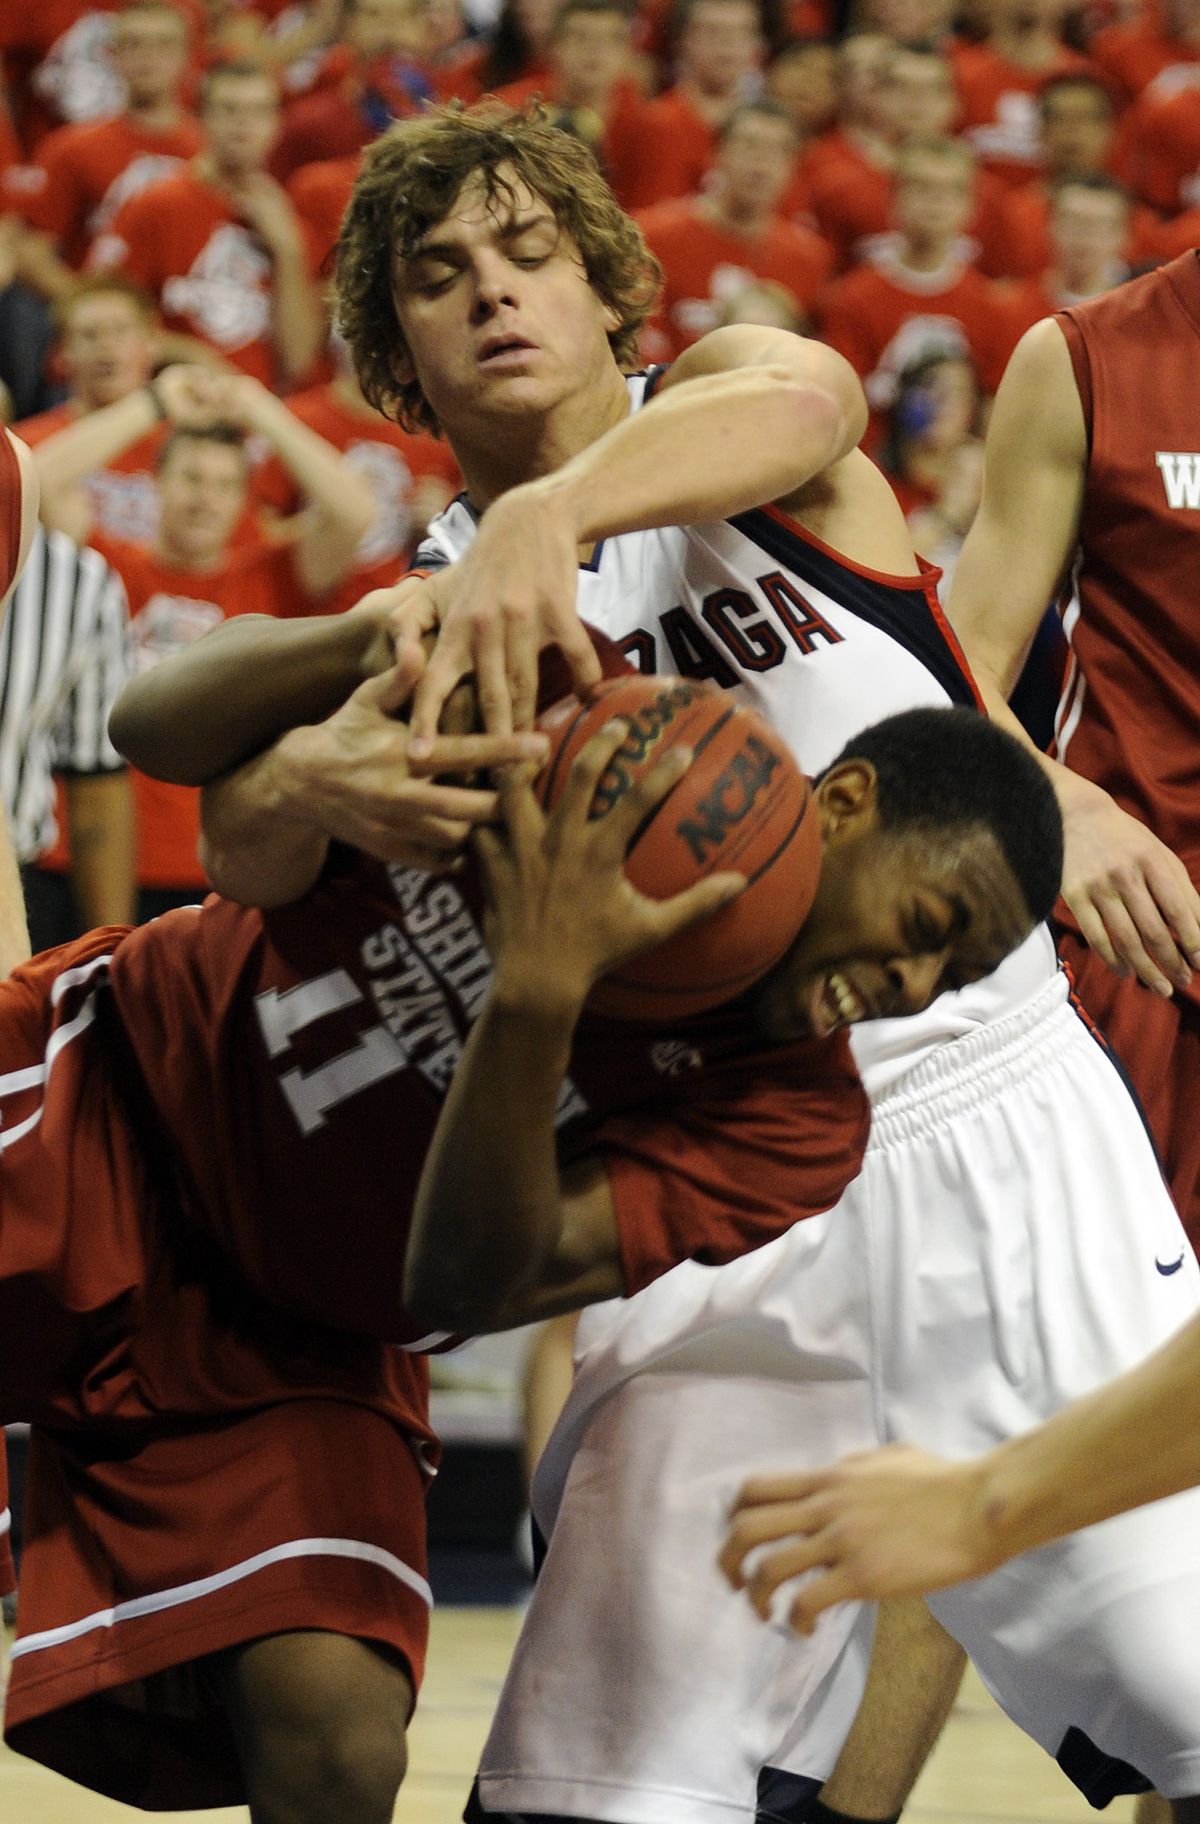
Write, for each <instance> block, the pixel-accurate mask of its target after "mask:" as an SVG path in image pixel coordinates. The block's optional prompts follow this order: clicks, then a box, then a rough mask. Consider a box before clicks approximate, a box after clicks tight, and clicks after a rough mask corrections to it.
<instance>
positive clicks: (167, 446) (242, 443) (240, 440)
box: [154, 419, 250, 475]
mask: <svg viewBox="0 0 1200 1824" xmlns="http://www.w3.org/2000/svg"><path fill="white" fill-rule="evenodd" d="M181 443H219V444H221V445H222V447H223V448H225V449H227V450H236V451H237V452H238V455H239V456H240V457H241V458H242V461H243V463H244V464H245V465H246V467H247V468H249V463H250V458H249V456H248V454H247V451H246V433H245V431H244V430H243V429H242V427H241V425H240V424H233V423H231V422H230V421H228V420H226V419H218V420H216V422H214V423H213V424H177V425H176V426H175V428H174V430H173V431H172V432H171V433H170V435H169V436H168V438H167V440H166V442H165V443H164V444H163V446H162V449H161V450H160V451H159V452H158V460H157V462H156V463H155V465H154V468H155V473H156V474H160V475H161V473H162V471H163V470H164V469H165V468H166V466H167V463H168V461H169V460H170V457H171V455H172V453H173V451H175V450H177V449H178V448H179V446H180V444H181Z"/></svg>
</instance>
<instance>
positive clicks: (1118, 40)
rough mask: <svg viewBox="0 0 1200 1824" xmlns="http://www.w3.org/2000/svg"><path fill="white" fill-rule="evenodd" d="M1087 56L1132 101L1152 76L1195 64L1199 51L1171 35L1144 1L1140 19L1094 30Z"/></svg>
mask: <svg viewBox="0 0 1200 1824" xmlns="http://www.w3.org/2000/svg"><path fill="white" fill-rule="evenodd" d="M1088 56H1089V57H1090V58H1091V60H1092V62H1093V63H1094V64H1095V65H1096V67H1097V69H1099V70H1101V71H1103V73H1104V75H1105V77H1106V78H1107V80H1108V81H1109V83H1110V84H1111V85H1112V88H1113V90H1114V92H1115V93H1116V94H1117V95H1119V96H1120V98H1121V100H1122V101H1132V100H1133V99H1134V98H1135V96H1138V95H1140V94H1141V92H1142V90H1143V89H1146V88H1148V87H1149V85H1150V84H1151V83H1152V82H1153V81H1154V79H1155V77H1157V76H1161V75H1163V74H1164V72H1165V71H1168V70H1172V71H1173V70H1175V69H1177V68H1179V67H1180V66H1182V65H1186V64H1190V63H1195V62H1196V60H1197V58H1198V57H1200V52H1198V51H1197V50H1196V49H1195V47H1194V46H1193V45H1190V44H1185V43H1184V42H1183V41H1182V40H1181V39H1178V38H1172V37H1171V36H1170V35H1169V33H1168V32H1167V31H1166V29H1165V22H1164V20H1163V18H1162V17H1161V15H1160V14H1159V9H1158V8H1157V7H1155V6H1154V5H1153V4H1152V3H1147V4H1145V5H1144V6H1143V10H1142V14H1141V16H1140V18H1137V19H1122V20H1121V21H1119V22H1118V23H1117V24H1115V25H1106V26H1105V27H1104V28H1103V30H1102V31H1099V32H1097V33H1096V35H1095V36H1094V37H1093V38H1091V39H1090V40H1089V41H1088Z"/></svg>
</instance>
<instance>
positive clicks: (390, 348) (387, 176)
mask: <svg viewBox="0 0 1200 1824" xmlns="http://www.w3.org/2000/svg"><path fill="white" fill-rule="evenodd" d="M476 174H478V175H480V176H481V177H482V179H483V183H484V186H485V195H486V197H487V200H488V202H489V203H494V202H496V201H497V200H499V201H500V202H501V203H502V204H505V205H508V206H510V207H511V206H512V205H513V204H514V203H515V200H516V198H515V185H516V184H525V185H527V186H528V187H529V189H530V190H532V191H533V192H534V193H535V195H537V196H538V197H540V198H541V199H542V201H543V202H544V203H546V204H547V206H548V207H549V208H550V209H551V211H552V212H553V214H554V217H555V220H556V221H557V222H558V224H559V227H560V228H561V229H562V230H564V232H565V233H567V234H569V235H570V237H571V239H572V240H573V241H574V243H575V245H576V247H578V249H579V254H580V258H581V259H582V261H583V266H584V270H585V272H586V273H587V278H588V283H589V284H590V285H591V287H592V289H593V291H594V292H595V293H596V296H597V297H598V298H599V299H600V301H601V302H602V303H603V304H606V305H608V306H609V308H610V309H611V310H612V311H613V313H614V315H615V316H616V317H617V319H618V321H617V327H616V328H615V329H614V330H612V331H611V333H610V335H609V338H608V340H609V345H610V347H611V348H612V351H613V356H614V358H615V359H616V361H617V364H618V366H620V367H621V368H624V369H626V370H628V369H632V368H635V367H636V366H637V365H638V359H637V335H638V331H639V330H640V329H641V327H642V324H643V323H644V322H645V321H646V318H647V316H648V315H649V313H650V310H651V307H652V306H653V303H654V300H655V297H656V295H657V292H658V286H659V280H660V277H661V269H660V267H659V264H658V261H657V260H656V259H655V258H654V255H653V254H652V253H651V252H650V250H649V248H648V247H647V246H646V243H645V241H644V240H643V239H642V233H641V230H640V228H638V226H637V225H636V223H634V222H632V221H631V220H630V219H629V217H628V216H627V215H626V214H625V212H624V211H623V210H622V208H621V206H620V204H619V203H618V202H617V200H616V198H615V197H614V195H613V193H612V191H611V190H610V189H609V187H608V185H607V184H606V183H605V181H604V178H603V177H602V176H601V173H600V169H599V166H598V165H597V164H596V161H595V159H594V158H593V156H592V154H591V152H590V151H589V150H588V149H587V147H586V146H585V145H584V144H583V143H582V141H580V140H577V139H575V138H574V137H573V136H572V135H571V134H570V133H567V132H565V131H564V130H563V129H562V128H561V127H557V126H555V125H554V124H553V122H552V121H551V119H550V117H549V115H548V114H546V113H545V111H544V110H543V109H542V108H541V107H540V106H538V105H537V104H534V105H532V106H531V107H529V108H525V109H520V108H507V107H503V106H501V105H499V104H497V103H495V102H490V103H489V102H484V103H481V104H480V105H479V106H478V107H473V108H467V109H464V108H461V107H447V108H439V109H434V110H431V111H430V112H429V113H428V114H424V115H422V116H421V117H420V118H419V119H415V120H406V121H401V122H399V123H398V124H397V125H396V126H394V127H391V128H389V129H388V131H387V132H386V133H385V134H383V135H382V137H381V138H379V139H377V140H376V141H375V142H374V144H373V145H371V146H369V147H368V148H367V151H366V153H365V154H364V157H363V168H362V173H361V175H360V176H359V179H358V182H357V183H356V184H355V186H354V194H353V196H352V197H351V199H350V206H349V208H348V209H347V211H346V216H345V219H344V221H343V223H342V231H341V234H340V236H339V238H338V244H337V249H336V255H335V265H334V294H335V301H336V321H337V326H338V329H339V330H340V331H341V333H342V335H343V336H344V337H345V340H346V344H347V346H348V348H349V350H350V355H351V358H352V360H353V362H354V368H355V372H356V373H357V375H358V382H359V385H360V386H361V387H362V390H363V392H364V393H365V395H366V397H367V398H368V399H369V400H370V402H371V404H372V405H373V406H375V408H376V410H377V411H380V412H382V413H383V415H384V417H385V418H392V419H395V420H397V421H398V422H399V423H401V424H403V425H405V426H406V427H407V428H408V429H409V430H434V431H436V430H437V429H438V424H437V419H436V418H435V416H434V414H433V412H432V410H431V409H430V406H429V403H428V401H427V400H426V399H425V397H424V395H423V394H422V392H421V388H420V384H419V383H418V382H417V381H416V380H409V381H401V380H399V379H398V378H397V375H396V366H395V364H396V357H397V356H398V355H405V354H407V352H408V350H407V345H406V343H405V340H404V334H403V331H402V330H401V328H400V324H399V322H398V320H397V316H396V306H395V302H394V300H393V296H392V282H393V272H394V262H395V260H396V258H397V257H399V258H400V259H404V258H406V257H407V256H408V255H409V254H410V253H411V251H412V250H413V249H414V248H415V247H416V246H417V245H418V244H419V243H420V241H421V240H422V239H423V238H424V236H425V235H426V234H427V233H428V232H429V230H430V229H431V228H433V227H435V226H436V225H437V223H439V222H442V221H444V220H445V219H446V217H447V215H449V213H450V211H451V209H452V208H453V206H454V203H455V201H456V199H457V198H458V195H459V193H460V192H461V190H462V187H463V185H464V184H465V183H466V182H467V181H468V180H469V179H470V178H472V177H474V176H476Z"/></svg>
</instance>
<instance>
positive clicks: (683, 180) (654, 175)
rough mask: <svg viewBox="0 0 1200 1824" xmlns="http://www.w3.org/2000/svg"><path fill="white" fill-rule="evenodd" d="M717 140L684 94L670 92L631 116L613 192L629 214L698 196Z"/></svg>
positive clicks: (667, 91)
mask: <svg viewBox="0 0 1200 1824" xmlns="http://www.w3.org/2000/svg"><path fill="white" fill-rule="evenodd" d="M716 143H717V137H716V133H715V131H714V129H713V128H712V126H710V124H709V122H708V121H707V120H705V118H704V116H703V115H702V114H698V113H697V112H696V109H695V108H694V107H693V106H692V104H691V102H690V101H689V100H688V98H687V96H686V95H685V94H684V92H683V90H682V89H667V90H666V91H665V92H664V93H663V94H662V95H658V96H656V97H655V99H654V100H653V101H648V102H647V103H646V105H645V107H644V108H641V109H640V110H639V111H638V112H637V114H636V115H634V116H633V118H632V120H631V122H630V125H629V128H628V130H627V132H626V133H625V135H624V138H623V142H622V144H621V146H620V150H619V159H618V164H617V165H615V166H614V171H613V180H614V181H613V188H614V189H615V190H616V192H617V195H618V196H619V197H620V199H621V201H622V203H623V204H624V206H625V208H626V209H646V208H649V206H650V204H651V203H662V202H666V201H668V200H669V199H670V198H671V197H673V196H694V195H695V193H696V191H697V190H699V189H700V188H701V186H702V184H703V181H704V177H705V174H706V172H707V171H708V168H709V166H710V165H711V164H712V161H713V154H714V152H715V150H716Z"/></svg>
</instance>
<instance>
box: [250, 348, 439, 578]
mask: <svg viewBox="0 0 1200 1824" xmlns="http://www.w3.org/2000/svg"><path fill="white" fill-rule="evenodd" d="M334 347H335V356H336V361H337V373H336V375H335V376H334V378H333V379H332V380H330V381H328V382H326V383H325V384H324V385H322V386H313V387H310V388H309V389H308V390H307V392H303V393H294V394H293V395H292V397H291V398H290V399H289V400H288V402H287V409H288V411H289V412H291V413H292V415H293V416H294V417H296V418H298V419H299V420H300V422H301V424H306V425H307V426H308V428H309V429H310V430H311V431H314V432H315V433H316V434H317V436H318V437H323V438H324V440H325V442H326V443H328V444H329V445H330V446H331V447H332V448H333V449H335V450H337V451H339V452H340V454H341V455H342V456H343V458H344V459H345V462H346V465H347V467H349V468H351V469H353V470H354V472H355V474H356V475H359V476H360V477H361V478H362V480H363V481H364V482H365V484H366V486H367V488H368V489H369V491H370V494H371V499H372V501H373V503H374V513H373V517H372V519H371V523H370V525H369V526H368V527H367V529H366V531H365V532H364V533H363V535H362V537H361V538H360V539H359V541H358V545H357V546H356V548H355V551H354V557H353V561H352V564H351V568H350V571H349V573H348V574H347V576H346V577H345V579H344V581H343V582H342V583H341V584H340V585H339V586H338V588H337V590H336V591H335V592H334V594H333V595H332V596H330V597H329V598H328V600H327V601H325V602H324V603H323V604H322V606H323V608H324V610H325V612H326V613H329V614H337V613H339V612H341V611H342V610H343V609H346V608H351V607H353V605H354V603H355V602H357V601H359V600H360V599H361V597H362V596H364V595H366V594H367V592H368V591H369V590H371V589H382V588H385V587H386V586H388V585H389V584H391V583H394V582H395V581H396V579H397V577H398V576H400V575H401V574H402V572H403V571H404V569H405V568H406V566H407V564H408V562H409V561H410V560H411V558H412V556H413V554H414V553H415V551H416V547H417V545H418V544H419V543H420V541H421V539H422V537H423V536H424V533H425V528H426V526H427V525H428V524H429V521H430V520H431V519H433V518H434V516H435V515H436V514H438V513H440V512H441V511H442V509H443V508H444V507H447V506H449V504H450V502H451V501H452V500H453V499H454V496H455V494H456V493H457V492H458V490H459V488H460V487H461V485H462V477H461V475H460V473H459V468H458V464H457V463H456V462H455V460H454V455H453V452H452V451H451V449H450V446H449V444H448V443H446V442H445V440H444V439H443V438H440V437H433V436H431V435H430V433H429V432H428V431H406V430H405V429H404V428H403V427H402V426H401V425H399V424H393V422H392V420H391V419H390V418H384V417H381V415H380V414H379V413H378V412H377V411H376V410H375V407H374V406H373V405H368V404H367V401H366V400H365V399H364V397H363V393H362V388H361V387H360V386H359V384H358V381H357V379H356V378H355V375H354V369H353V367H352V366H351V365H350V361H349V359H348V357H347V355H346V352H345V345H344V344H343V342H342V341H341V338H340V337H337V338H335V343H334ZM256 491H257V492H258V493H259V494H260V495H261V497H262V498H263V499H265V500H266V501H268V502H269V503H270V504H271V505H272V506H273V507H274V508H275V509H276V510H277V511H278V512H279V513H281V514H292V513H296V512H303V511H304V510H305V505H306V501H307V496H306V495H305V493H304V490H303V489H302V488H301V487H299V486H298V485H297V482H296V479H295V477H294V475H292V474H291V473H290V472H289V470H288V468H287V465H286V464H285V463H284V461H283V460H282V458H281V457H279V456H271V457H269V458H268V460H267V462H266V464H265V465H264V468H263V471H262V473H261V474H260V475H259V476H258V477H257V479H256Z"/></svg>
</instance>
